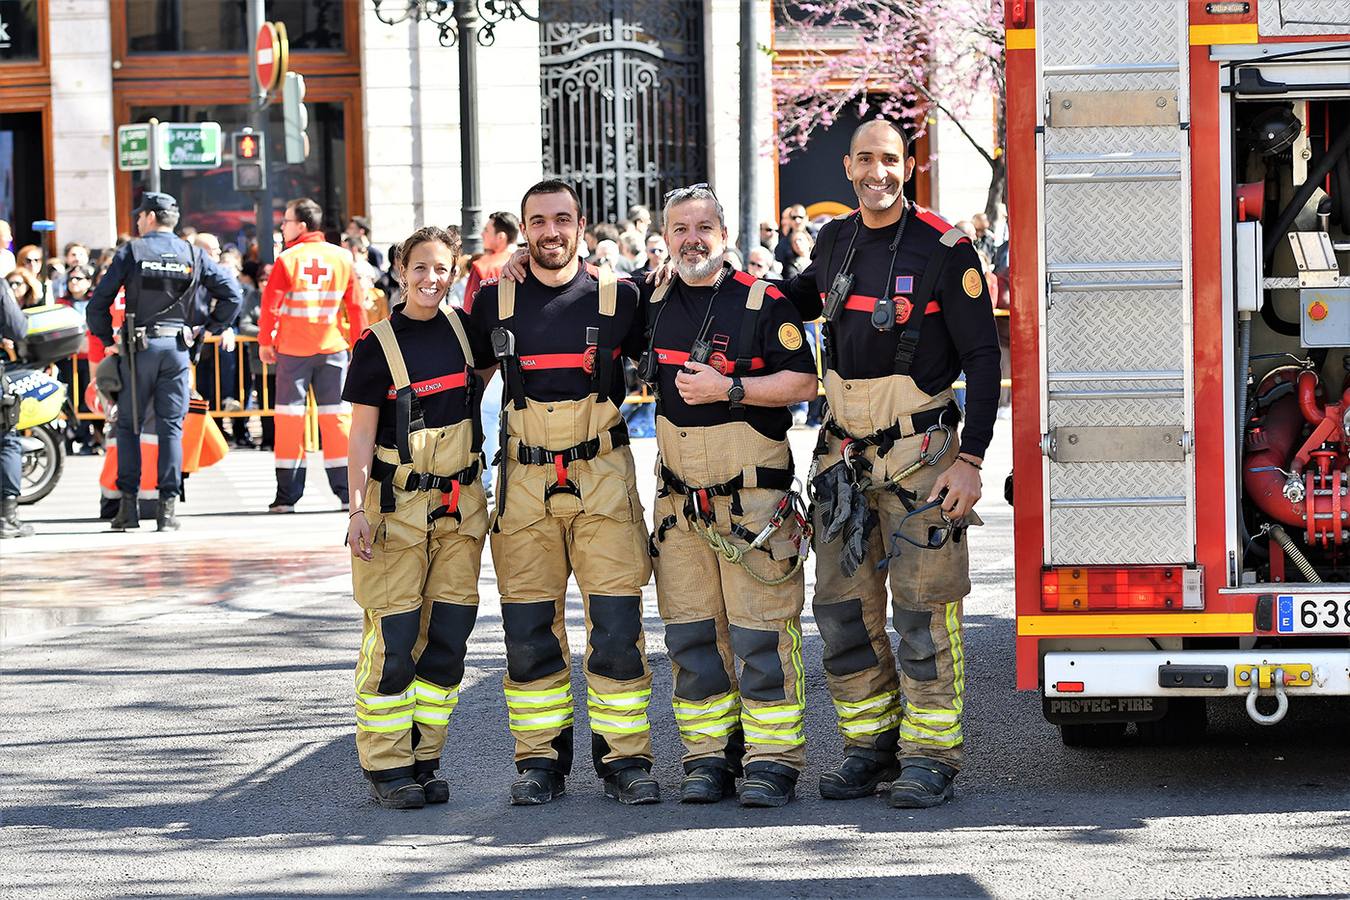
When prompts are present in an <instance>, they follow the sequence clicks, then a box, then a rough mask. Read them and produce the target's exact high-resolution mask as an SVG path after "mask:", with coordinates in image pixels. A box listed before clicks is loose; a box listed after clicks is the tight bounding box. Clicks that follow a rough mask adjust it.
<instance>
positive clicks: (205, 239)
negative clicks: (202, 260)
mask: <svg viewBox="0 0 1350 900" xmlns="http://www.w3.org/2000/svg"><path fill="white" fill-rule="evenodd" d="M184 240H187V238H184ZM191 243H192V246H194V247H197V248H200V249H201V251H202V252H203V253H205V254H206V255H207V256H208V257H210V259H211V261H212V262H220V238H218V237H216V236H215V235H214V234H209V233H207V232H204V231H199V232H197V233H195V234H193V236H192V239H191Z"/></svg>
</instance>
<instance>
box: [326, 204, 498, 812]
mask: <svg viewBox="0 0 1350 900" xmlns="http://www.w3.org/2000/svg"><path fill="white" fill-rule="evenodd" d="M459 251H460V237H459V233H458V231H457V230H455V229H453V228H452V229H450V230H448V231H447V230H445V229H442V228H436V227H427V228H421V229H419V230H417V231H416V232H414V233H413V234H412V236H411V237H409V238H408V240H407V241H405V242H404V243H403V245H402V249H401V252H400V254H399V260H398V265H397V267H396V268H397V270H398V271H399V278H400V282H401V285H402V288H403V295H404V297H405V298H406V301H405V302H404V304H403V305H402V306H400V307H398V308H397V309H396V310H395V311H394V313H393V315H392V316H390V318H388V319H386V320H384V321H381V322H377V323H375V324H374V325H372V326H371V327H370V329H369V330H368V331H367V332H366V333H365V334H364V335H363V336H362V337H361V339H360V341H358V342H357V344H356V347H355V350H354V351H353V354H352V363H351V369H350V371H349V372H348V375H347V384H346V388H345V389H344V390H343V394H342V398H343V399H344V400H346V401H348V402H350V403H351V404H352V427H351V439H350V445H349V453H350V457H349V459H348V461H347V471H348V476H349V478H348V484H349V485H350V486H351V491H352V496H351V508H352V510H353V512H352V514H351V520H350V524H349V525H348V527H347V542H348V545H349V546H350V548H351V553H352V584H353V588H354V592H355V595H356V602H357V604H358V605H359V606H360V607H361V608H362V610H363V611H364V624H363V631H362V638H361V653H360V657H359V659H358V662H357V667H356V748H357V753H358V755H359V756H360V759H361V768H362V769H363V770H364V771H365V774H366V777H367V778H368V779H370V782H371V794H372V795H373V796H374V797H375V799H376V800H378V801H379V802H380V804H381V805H383V806H386V807H389V808H391V809H416V808H418V807H421V806H423V805H424V804H427V803H444V802H446V801H447V800H448V799H449V785H448V784H447V783H446V781H445V779H443V778H440V777H438V776H437V774H436V769H437V768H438V766H439V764H440V756H441V748H442V747H443V746H444V744H445V733H446V727H447V725H448V724H449V721H450V713H451V712H452V711H453V710H454V708H455V705H456V704H457V703H458V701H459V684H460V680H461V679H462V678H463V675H464V651H465V645H466V644H467V642H468V639H469V632H470V631H471V630H472V629H473V624H474V619H475V617H476V615H477V611H478V588H477V586H478V569H479V562H480V558H481V553H482V546H483V537H484V535H485V534H486V532H487V525H488V517H487V503H486V498H485V496H484V494H483V487H482V484H481V482H480V480H479V474H480V472H481V467H482V459H481V448H482V430H481V426H480V424H479V421H478V393H479V385H478V382H477V377H476V376H475V374H474V362H475V360H481V361H484V362H486V361H490V360H492V348H491V347H490V346H487V345H486V342H485V341H481V340H480V339H479V338H478V337H477V336H476V335H473V336H472V337H471V335H472V334H473V333H472V331H471V330H470V329H469V328H468V327H467V326H468V317H467V316H465V315H464V314H463V313H462V312H460V311H459V310H457V309H451V308H449V307H448V306H447V307H446V308H444V309H443V308H442V306H441V302H442V301H443V300H444V299H445V296H446V293H447V292H448V291H449V289H450V283H451V281H453V279H454V273H455V258H456V257H457V256H458V255H459Z"/></svg>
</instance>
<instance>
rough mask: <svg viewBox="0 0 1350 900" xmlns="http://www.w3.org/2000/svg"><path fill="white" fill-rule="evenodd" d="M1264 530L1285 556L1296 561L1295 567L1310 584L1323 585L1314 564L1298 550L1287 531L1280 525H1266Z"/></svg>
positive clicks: (1263, 527)
mask: <svg viewBox="0 0 1350 900" xmlns="http://www.w3.org/2000/svg"><path fill="white" fill-rule="evenodd" d="M1262 529H1263V530H1264V531H1266V532H1268V533H1269V534H1270V536H1271V537H1272V538H1274V539H1275V541H1276V543H1278V544H1279V545H1280V547H1282V548H1283V549H1284V555H1285V556H1287V557H1289V558H1290V559H1292V560H1293V561H1294V565H1295V566H1297V567H1298V570H1299V571H1300V572H1302V573H1303V577H1304V578H1306V579H1308V583H1309V584H1321V583H1322V576H1321V575H1318V574H1317V570H1316V569H1314V568H1313V565H1312V563H1310V562H1308V557H1306V556H1304V555H1303V551H1302V550H1300V549H1298V544H1295V543H1294V539H1293V538H1291V537H1290V536H1289V533H1288V532H1287V531H1285V530H1284V529H1283V528H1282V527H1280V526H1279V525H1264V526H1262Z"/></svg>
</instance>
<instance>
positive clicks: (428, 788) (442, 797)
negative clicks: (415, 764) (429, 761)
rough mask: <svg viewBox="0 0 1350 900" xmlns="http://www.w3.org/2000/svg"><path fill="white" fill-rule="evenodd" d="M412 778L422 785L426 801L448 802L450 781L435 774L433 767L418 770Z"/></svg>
mask: <svg viewBox="0 0 1350 900" xmlns="http://www.w3.org/2000/svg"><path fill="white" fill-rule="evenodd" d="M413 778H415V779H416V780H417V783H418V784H420V785H421V786H422V792H423V793H424V794H426V798H427V802H428V803H449V802H450V782H448V781H446V780H445V779H444V778H441V777H440V776H439V775H437V774H436V770H435V769H432V770H431V771H430V772H418V773H417V774H416V775H414V776H413Z"/></svg>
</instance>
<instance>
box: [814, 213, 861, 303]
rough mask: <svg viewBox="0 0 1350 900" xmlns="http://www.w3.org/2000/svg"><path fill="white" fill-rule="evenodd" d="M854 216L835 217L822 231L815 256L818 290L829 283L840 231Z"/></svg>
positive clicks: (848, 214) (850, 214)
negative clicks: (835, 246)
mask: <svg viewBox="0 0 1350 900" xmlns="http://www.w3.org/2000/svg"><path fill="white" fill-rule="evenodd" d="M852 215H853V213H845V214H844V215H842V216H835V217H834V218H833V219H831V220H830V221H828V222H826V223H825V224H824V226H822V227H821V229H820V234H819V235H818V239H817V241H816V255H815V262H816V287H817V288H820V289H823V287H822V286H823V285H825V284H828V283H829V277H830V256H831V255H832V254H833V253H834V242H835V241H836V240H838V238H839V232H840V230H841V229H842V228H843V227H844V223H845V222H847V221H848V219H849V217H850V216H852Z"/></svg>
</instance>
